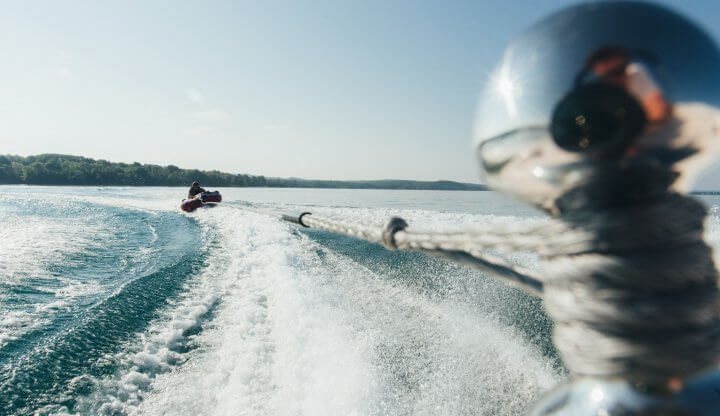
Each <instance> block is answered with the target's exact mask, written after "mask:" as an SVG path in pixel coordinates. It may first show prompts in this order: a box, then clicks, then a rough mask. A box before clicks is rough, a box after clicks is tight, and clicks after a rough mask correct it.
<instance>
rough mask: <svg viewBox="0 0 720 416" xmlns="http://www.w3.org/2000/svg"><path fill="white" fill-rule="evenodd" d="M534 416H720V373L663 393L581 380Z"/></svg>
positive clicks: (552, 395) (554, 394) (561, 390)
mask: <svg viewBox="0 0 720 416" xmlns="http://www.w3.org/2000/svg"><path fill="white" fill-rule="evenodd" d="M531 415H532V416H716V415H720V372H717V371H716V372H713V373H710V374H707V375H703V376H700V377H697V378H695V379H693V380H689V381H688V382H686V383H684V384H679V382H678V384H676V385H674V386H673V385H672V383H671V384H670V385H668V386H666V388H664V389H663V391H653V390H652V389H649V388H643V387H633V386H631V385H630V384H628V383H626V382H623V381H598V380H578V381H576V382H574V383H572V384H568V385H565V386H562V387H560V388H559V389H556V390H555V391H553V392H552V393H550V394H549V395H548V396H547V397H546V398H545V400H543V401H542V402H541V403H540V405H539V406H537V408H536V409H535V410H534V411H533V412H531Z"/></svg>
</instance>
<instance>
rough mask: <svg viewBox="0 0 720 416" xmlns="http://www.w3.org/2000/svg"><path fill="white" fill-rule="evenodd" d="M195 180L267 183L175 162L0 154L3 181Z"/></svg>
mask: <svg viewBox="0 0 720 416" xmlns="http://www.w3.org/2000/svg"><path fill="white" fill-rule="evenodd" d="M195 180H196V181H199V182H200V183H201V184H203V186H205V185H207V186H267V180H266V179H265V177H264V176H252V175H233V174H230V173H223V172H219V171H216V170H213V171H202V170H197V169H180V168H178V167H177V166H173V165H169V166H158V165H146V164H140V163H130V164H128V163H114V162H108V161H107V160H95V159H89V158H86V157H82V156H69V155H57V154H43V155H37V156H28V157H21V156H11V155H0V184H27V185H105V186H114V185H115V186H190V183H192V181H195Z"/></svg>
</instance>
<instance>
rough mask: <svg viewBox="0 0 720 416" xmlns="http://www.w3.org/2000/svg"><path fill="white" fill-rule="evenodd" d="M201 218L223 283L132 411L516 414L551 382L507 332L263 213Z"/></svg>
mask: <svg viewBox="0 0 720 416" xmlns="http://www.w3.org/2000/svg"><path fill="white" fill-rule="evenodd" d="M198 218H199V219H200V220H201V221H203V222H204V223H208V224H212V225H213V226H214V227H218V229H222V230H224V233H225V235H224V239H223V244H221V245H220V248H218V251H221V252H225V255H226V256H227V258H226V259H225V260H223V261H220V259H219V258H218V259H213V261H211V262H210V264H217V265H224V266H223V267H221V268H224V270H223V271H221V272H220V273H219V276H220V277H219V279H220V280H223V281H225V285H226V286H225V291H224V292H223V294H222V297H221V301H220V303H219V305H218V310H217V311H216V312H215V314H214V319H213V321H212V324H211V325H208V326H206V327H205V329H204V330H203V331H202V332H201V333H200V334H199V335H198V336H197V337H196V338H195V339H194V341H193V342H194V345H196V346H197V347H198V348H197V350H195V351H193V352H192V353H191V354H190V356H189V357H188V360H187V361H185V362H184V364H183V365H182V366H180V367H176V368H175V369H174V370H173V371H171V372H167V373H163V374H160V375H158V376H157V378H156V379H155V381H154V382H153V388H152V390H151V392H150V393H148V394H146V395H145V397H144V400H143V402H142V403H141V404H140V407H139V408H138V409H137V413H139V414H151V415H152V414H165V415H185V414H214V415H230V414H278V415H295V414H357V415H366V414H396V413H403V412H409V413H410V414H438V406H441V407H442V408H443V412H444V413H446V414H454V413H462V412H466V411H468V409H470V408H475V409H476V410H477V412H478V413H480V414H517V413H518V412H520V411H522V410H523V409H524V408H525V407H526V406H527V405H528V403H531V402H532V400H534V399H535V398H536V397H537V395H538V394H539V393H540V392H542V391H544V390H545V389H547V388H548V387H549V386H551V385H552V384H554V383H555V382H557V381H558V380H559V376H558V375H557V374H556V371H555V370H554V369H553V368H552V365H551V362H550V360H548V359H546V358H544V357H543V356H542V354H540V353H539V352H538V351H537V350H536V349H535V348H534V347H533V346H531V345H528V344H527V343H526V342H525V341H524V339H523V337H522V336H520V335H519V334H518V333H516V331H515V330H514V329H512V328H508V327H505V326H503V325H501V324H499V323H498V322H495V321H494V320H493V319H491V318H488V317H487V316H482V315H478V311H477V310H474V309H473V308H471V307H469V306H467V307H463V306H462V305H457V304H455V303H448V304H442V303H440V304H438V303H437V301H435V300H432V299H429V298H426V297H425V296H423V295H421V294H418V293H416V292H413V291H412V290H411V289H409V288H406V287H402V286H396V285H393V284H392V283H390V282H387V281H385V280H383V279H379V278H378V276H374V275H373V273H372V272H370V271H368V270H366V269H364V268H362V267H360V266H358V265H357V264H355V263H354V262H353V261H352V260H350V259H347V258H344V257H342V256H336V255H334V254H333V253H332V252H327V250H324V249H323V248H321V247H319V246H317V245H315V244H314V243H313V242H312V241H310V240H307V239H306V238H304V237H301V236H297V235H294V234H292V233H291V232H290V229H289V228H288V227H287V226H285V225H284V224H281V223H279V222H277V221H276V220H275V219H272V218H270V217H267V216H262V215H259V214H254V213H248V212H242V211H237V210H236V211H231V210H229V209H219V208H218V209H215V210H213V211H212V212H204V213H203V214H202V216H198ZM238 224H243V225H242V226H239V225H238ZM318 251H324V252H325V254H324V255H323V257H322V258H321V257H318V255H317V252H318ZM215 261H217V263H215ZM393 356H396V357H395V358H397V360H398V362H396V363H393V358H392V357H393ZM403 368H404V370H403ZM401 371H407V372H408V374H406V375H405V376H403V375H402V374H398V372H401ZM403 380H404V381H403ZM403 383H407V385H403ZM508 391H513V392H514V393H513V394H511V395H508V393H507V392H508ZM468 392H474V393H468ZM490 411H492V412H494V413H491V412H490ZM443 412H441V413H443Z"/></svg>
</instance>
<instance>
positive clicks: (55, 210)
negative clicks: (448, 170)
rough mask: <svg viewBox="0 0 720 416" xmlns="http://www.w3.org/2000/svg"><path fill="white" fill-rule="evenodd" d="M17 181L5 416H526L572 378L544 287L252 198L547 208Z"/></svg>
mask: <svg viewBox="0 0 720 416" xmlns="http://www.w3.org/2000/svg"><path fill="white" fill-rule="evenodd" d="M0 191H2V192H0V223H1V224H2V225H3V231H4V232H3V238H1V239H0V415H26V414H34V413H35V414H41V415H45V414H47V415H49V414H57V415H68V414H72V415H74V414H83V415H95V414H99V415H125V414H128V415H135V414H142V415H517V414H520V413H522V412H523V411H524V410H525V409H527V408H528V407H529V406H530V405H531V404H532V403H533V402H534V401H535V400H536V399H537V398H538V397H539V396H540V395H541V394H542V393H543V392H545V391H547V390H548V389H550V388H551V387H552V386H553V385H555V384H557V383H558V382H561V381H562V380H563V379H564V377H565V375H564V369H563V367H562V364H561V363H560V362H559V360H558V358H557V355H556V352H555V350H554V349H553V348H552V344H551V342H550V331H551V324H550V322H549V321H548V319H547V317H546V316H545V314H544V313H543V310H542V305H541V303H540V302H539V301H538V300H537V299H534V298H531V297H528V296H526V295H524V294H523V293H521V292H519V291H517V290H515V289H512V288H509V287H507V286H504V285H503V284H500V283H496V282H494V281H492V280H490V279H488V278H487V277H486V276H484V275H483V274H482V273H479V272H475V271H471V270H467V269H464V268H461V267H457V266H454V265H452V264H449V263H446V262H444V261H440V260H436V259H432V258H428V257H425V256H424V255H420V254H414V253H397V252H387V251H385V250H384V249H382V248H381V247H379V246H376V245H372V244H369V243H365V242H361V241H357V240H353V239H350V238H346V237H340V236H335V235H332V234H328V233H323V232H314V231H308V230H301V229H298V228H296V227H294V226H292V225H289V224H286V223H283V222H280V221H278V220H277V219H276V218H275V217H273V216H270V215H266V214H261V213H258V212H255V211H250V210H248V209H245V208H248V207H249V208H252V209H254V210H264V211H272V212H293V211H295V212H297V211H301V210H310V211H313V212H317V213H323V214H325V215H329V216H333V217H337V218H345V219H347V220H350V221H359V222H367V223H377V224H381V223H382V222H383V220H384V219H385V218H387V217H389V216H391V215H400V216H402V217H404V218H406V219H408V220H409V222H410V224H411V226H412V225H415V226H422V228H424V229H433V228H437V229H442V228H447V227H457V226H460V225H463V224H475V225H478V224H483V223H487V222H488V221H493V222H530V221H543V220H544V219H543V218H542V216H541V215H539V214H538V213H536V212H534V211H532V210H529V209H527V208H524V207H522V206H521V205H519V204H516V203H514V202H510V201H508V200H506V199H503V198H500V197H499V196H498V195H497V194H494V193H490V192H428V191H417V192H416V191H357V190H353V191H343V190H306V189H292V190H289V189H227V190H221V191H222V192H223V196H224V199H225V202H223V203H222V204H221V205H220V206H218V207H215V208H212V209H200V210H198V211H196V212H195V213H193V214H184V213H182V212H181V211H180V210H179V209H178V208H177V206H178V203H179V200H180V198H182V196H183V194H184V193H185V190H184V189H180V188H43V187H0ZM713 198H714V197H706V201H708V203H709V205H712V203H713V201H714V199H713ZM717 218H718V215H717V214H716V213H715V210H714V208H711V224H710V225H711V229H712V231H711V233H710V238H711V240H713V238H715V239H717V238H716V237H715V236H717V235H718V233H717V231H716V230H717ZM713 243H714V244H717V243H718V242H717V241H713ZM510 260H512V261H513V262H516V263H520V264H522V265H524V266H526V267H530V268H532V267H533V265H534V264H535V259H534V258H533V257H532V256H530V255H528V256H517V257H513V258H510Z"/></svg>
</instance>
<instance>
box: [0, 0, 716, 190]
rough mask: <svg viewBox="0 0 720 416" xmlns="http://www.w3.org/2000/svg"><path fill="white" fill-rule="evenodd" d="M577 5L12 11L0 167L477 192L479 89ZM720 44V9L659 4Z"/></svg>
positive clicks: (1, 103)
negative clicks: (134, 165) (448, 185)
mask: <svg viewBox="0 0 720 416" xmlns="http://www.w3.org/2000/svg"><path fill="white" fill-rule="evenodd" d="M574 3H577V2H576V1H565V0H542V1H539V0H530V1H529V0H502V1H492V0H487V1H485V0H483V1H480V0H472V1H457V0H436V1H424V0H413V1H410V0H363V1H350V0H328V1H316V0H303V1H296V0H288V1H276V0H264V1H260V0H258V1H241V0H229V1H224V0H208V1H181V0H177V1H176V0H173V1H160V0H144V1H143V0H137V1H136V0H124V1H83V0H73V1H70V0H67V1H59V0H58V1H55V0H53V1H35V0H28V1H21V0H17V1H5V0H0V7H1V9H0V10H2V12H1V13H0V154H17V155H23V156H26V155H31V154H39V153H64V154H74V155H82V156H87V157H92V158H100V159H106V160H111V161H116V162H135V161H137V162H141V163H154V164H160V165H168V164H173V165H176V166H179V167H182V168H197V169H217V170H221V171H225V172H232V173H250V174H257V175H266V176H274V177H303V178H314V179H383V178H395V179H416V180H438V179H449V180H457V181H464V182H478V180H479V179H478V170H477V164H476V163H475V161H474V158H473V153H472V148H471V141H472V130H473V118H474V114H475V109H476V102H477V98H478V94H479V92H480V88H481V86H482V85H483V84H484V83H485V81H486V79H487V77H488V74H489V73H490V71H491V70H492V68H493V66H494V65H495V64H496V63H497V61H498V60H499V58H500V56H501V53H502V51H503V48H504V47H505V46H506V44H507V43H508V42H509V41H510V40H511V39H512V38H513V37H514V36H516V35H518V34H520V33H521V32H522V31H523V30H524V29H525V28H527V27H528V26H529V25H531V24H532V23H534V22H536V21H538V20H540V19H542V18H543V17H545V16H547V15H548V14H550V13H552V12H554V11H556V10H558V9H561V8H563V7H565V6H567V5H569V4H574ZM661 3H664V4H668V5H669V6H671V7H673V8H675V9H676V10H678V11H680V12H682V13H683V14H685V15H687V16H689V17H691V18H693V19H694V20H696V21H697V22H698V23H700V24H701V26H703V27H705V28H706V29H707V30H708V31H709V32H710V34H711V35H712V36H713V37H714V38H715V39H720V26H718V25H717V24H716V21H717V18H718V16H720V3H716V2H714V1H712V0H707V1H697V0H683V1H679V0H676V1H669V0H668V1H662V2H661Z"/></svg>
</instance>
